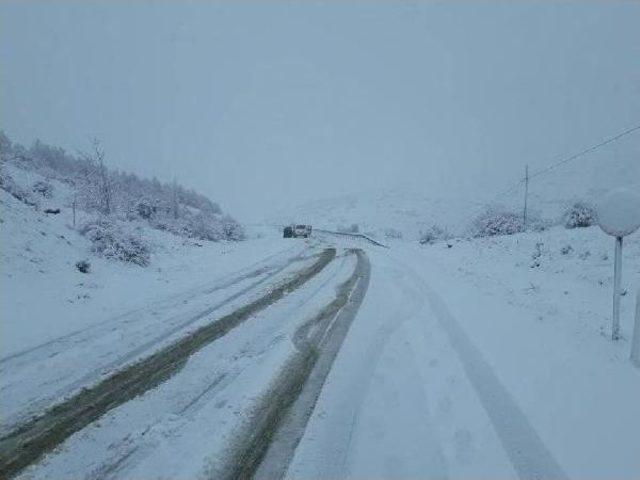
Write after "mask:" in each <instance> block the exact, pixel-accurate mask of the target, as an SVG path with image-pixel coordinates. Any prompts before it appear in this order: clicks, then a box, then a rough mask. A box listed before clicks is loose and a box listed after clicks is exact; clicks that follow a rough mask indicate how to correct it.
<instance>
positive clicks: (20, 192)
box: [0, 171, 40, 208]
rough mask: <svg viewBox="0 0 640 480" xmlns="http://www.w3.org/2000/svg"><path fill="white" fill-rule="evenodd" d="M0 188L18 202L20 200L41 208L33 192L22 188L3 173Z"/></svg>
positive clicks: (0, 176) (0, 178) (0, 177)
mask: <svg viewBox="0 0 640 480" xmlns="http://www.w3.org/2000/svg"><path fill="white" fill-rule="evenodd" d="M0 188H2V190H4V191H5V192H7V193H9V194H10V195H12V196H13V197H14V198H16V199H17V200H20V201H21V202H22V203H25V204H27V205H29V206H32V207H36V208H38V207H39V206H40V203H39V202H38V199H37V198H36V197H35V196H34V195H33V193H32V192H30V191H28V190H25V189H23V188H22V187H20V185H18V184H17V183H16V182H15V181H14V180H13V178H12V177H11V175H9V174H8V173H5V172H2V171H0Z"/></svg>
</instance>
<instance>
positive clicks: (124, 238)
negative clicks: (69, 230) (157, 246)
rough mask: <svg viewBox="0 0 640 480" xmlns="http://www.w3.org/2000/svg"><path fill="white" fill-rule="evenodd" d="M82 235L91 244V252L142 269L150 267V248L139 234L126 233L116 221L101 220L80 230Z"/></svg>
mask: <svg viewBox="0 0 640 480" xmlns="http://www.w3.org/2000/svg"><path fill="white" fill-rule="evenodd" d="M80 234H82V235H84V236H85V237H87V238H88V239H89V241H90V242H91V251H92V252H94V253H95V254H97V255H101V256H103V257H106V258H113V259H116V260H120V261H122V262H128V263H134V264H136V265H140V266H141V267H146V266H147V265H149V260H150V255H151V251H150V247H149V245H148V244H147V243H146V242H145V240H144V239H143V238H142V237H141V236H140V235H138V234H136V233H133V232H131V231H126V230H125V229H124V228H122V227H121V226H119V225H117V224H116V223H115V222H114V221H112V220H111V219H107V218H99V219H97V220H93V221H89V222H87V223H85V224H84V225H83V226H82V227H81V228H80Z"/></svg>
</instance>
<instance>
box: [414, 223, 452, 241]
mask: <svg viewBox="0 0 640 480" xmlns="http://www.w3.org/2000/svg"><path fill="white" fill-rule="evenodd" d="M449 238H451V235H450V234H449V232H448V230H447V229H446V228H443V227H441V226H440V225H437V224H433V225H431V226H430V227H429V228H428V229H427V230H425V231H423V232H420V240H419V242H420V243H421V244H422V245H432V244H434V243H436V242H437V241H439V240H448V239H449Z"/></svg>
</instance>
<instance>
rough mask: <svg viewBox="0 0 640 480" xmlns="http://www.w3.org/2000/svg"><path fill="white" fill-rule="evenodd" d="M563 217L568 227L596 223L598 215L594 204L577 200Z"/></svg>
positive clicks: (586, 225)
mask: <svg viewBox="0 0 640 480" xmlns="http://www.w3.org/2000/svg"><path fill="white" fill-rule="evenodd" d="M563 218H564V226H565V227H566V228H584V227H590V226H591V225H594V224H595V223H596V219H597V216H596V210H595V208H594V207H593V205H590V204H589V203H586V202H576V203H574V204H573V205H571V206H570V207H569V208H568V209H567V210H566V211H565V213H564V217H563Z"/></svg>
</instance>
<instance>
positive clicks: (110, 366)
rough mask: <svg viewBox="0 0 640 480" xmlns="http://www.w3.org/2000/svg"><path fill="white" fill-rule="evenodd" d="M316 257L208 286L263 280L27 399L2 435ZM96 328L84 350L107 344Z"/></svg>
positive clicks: (1, 430) (5, 422)
mask: <svg viewBox="0 0 640 480" xmlns="http://www.w3.org/2000/svg"><path fill="white" fill-rule="evenodd" d="M315 256H318V254H314V255H310V256H305V255H304V254H300V255H296V256H294V257H291V258H289V259H287V260H286V261H284V262H281V263H280V264H276V265H272V266H263V267H261V268H259V269H258V270H254V271H250V272H248V273H243V274H241V275H237V276H235V277H234V278H232V279H229V280H226V281H224V282H222V283H218V284H217V285H216V286H214V287H208V289H207V291H205V292H202V293H203V294H205V295H208V294H211V293H213V292H215V291H220V290H224V289H227V288H230V287H232V286H235V285H237V284H239V283H240V282H242V281H245V280H248V279H251V278H255V277H260V278H259V279H258V280H256V281H255V282H252V283H251V284H250V285H248V286H246V287H244V288H242V289H240V290H239V291H237V292H235V293H233V294H231V295H229V296H228V297H226V298H224V299H223V300H221V301H219V302H218V303H217V304H215V305H212V306H210V307H207V308H205V309H204V310H202V311H199V312H197V313H195V314H192V315H189V316H188V317H187V318H186V320H182V321H180V322H178V323H175V319H176V318H181V317H184V316H185V315H184V314H182V315H180V314H176V315H174V316H172V317H169V318H168V319H167V320H165V321H163V322H160V323H161V325H160V326H163V324H164V323H166V324H168V325H169V327H168V328H167V327H166V326H165V329H164V331H162V330H161V332H160V333H159V334H158V335H155V336H153V334H155V333H156V329H154V330H153V331H152V332H151V335H152V337H151V338H150V339H149V340H146V341H144V342H143V343H141V344H139V345H137V346H135V347H133V348H131V349H130V350H129V351H125V352H124V353H121V354H120V355H118V356H117V357H116V358H114V359H113V360H110V361H107V362H106V363H100V364H96V365H95V368H93V369H92V370H88V371H86V372H85V373H82V372H78V373H79V374H80V375H81V376H79V377H78V378H76V379H75V380H72V379H71V378H68V377H66V381H67V383H66V384H64V385H63V386H61V387H59V388H57V389H56V390H55V391H53V390H51V391H50V392H49V393H48V394H45V395H41V396H39V397H38V398H35V399H34V398H31V399H26V400H23V401H22V402H21V410H20V412H19V413H17V414H15V415H10V416H9V417H6V418H4V419H3V425H2V427H1V428H0V435H2V436H4V435H7V434H8V433H9V432H10V431H11V430H13V429H14V428H15V425H18V424H19V423H21V422H24V421H26V420H27V419H28V418H29V417H31V416H33V415H34V414H36V413H37V412H38V411H40V410H42V409H45V408H47V407H49V406H50V405H51V404H52V403H53V402H56V401H59V399H61V398H65V397H68V396H70V395H73V394H74V393H75V392H77V391H78V390H79V389H80V388H83V387H87V386H90V385H92V384H94V383H95V382H97V381H99V380H100V379H101V378H105V377H106V376H108V375H110V374H111V373H112V372H113V371H115V370H117V369H121V368H124V367H125V366H126V365H127V364H128V363H131V362H133V361H135V360H136V359H137V358H140V357H141V356H142V355H143V354H144V353H145V352H150V351H152V350H153V349H154V347H156V348H159V347H160V345H162V344H163V343H165V344H166V342H168V341H170V337H172V336H176V334H178V333H179V332H180V331H182V330H186V329H187V328H188V327H190V326H191V325H193V324H194V323H196V322H198V321H200V320H202V319H203V318H205V317H207V316H209V315H211V314H213V313H214V312H216V311H217V310H219V309H221V308H223V307H225V306H226V305H228V304H229V303H231V302H233V301H234V300H236V299H238V298H240V297H242V296H243V295H246V294H248V293H250V292H251V291H252V290H255V289H256V288H258V287H259V286H260V285H263V284H264V283H266V282H267V281H269V280H271V279H273V278H274V277H275V276H277V275H278V274H280V273H281V272H282V271H283V270H285V269H286V268H287V267H289V266H291V265H292V264H294V263H296V262H300V261H305V260H308V259H310V258H313V257H315ZM195 295H196V294H193V295H192V296H195ZM172 321H173V322H172ZM156 323H159V322H156ZM172 323H173V325H172ZM153 326H154V325H147V326H146V327H145V328H146V329H150V328H151V327H153ZM95 327H98V328H97V330H95V331H93V332H92V335H91V336H89V337H86V338H85V337H84V336H82V337H81V338H79V339H77V342H81V343H82V344H83V348H85V349H86V348H87V347H86V342H89V341H91V340H92V339H94V338H98V339H99V340H100V341H103V340H102V337H96V335H99V334H100V333H101V329H100V328H99V327H102V324H100V325H98V326H95ZM117 328H118V327H117V326H115V327H110V328H109V332H111V331H114V330H117ZM87 333H88V332H87ZM128 333H129V334H131V333H133V334H135V335H138V336H140V335H141V333H144V332H140V331H134V332H128ZM134 338H135V337H134ZM144 338H145V337H142V338H141V340H143V339H144ZM147 338H148V337H147ZM77 342H74V343H77ZM61 348H66V349H70V348H71V346H66V345H65V344H62V345H57V347H56V350H58V351H59V349H61ZM37 355H38V356H39V357H40V356H43V355H44V358H42V359H40V360H44V361H47V359H48V358H49V357H50V356H52V355H55V353H51V352H49V351H44V352H42V351H39V352H37ZM25 360H26V359H24V358H20V360H19V365H15V364H14V363H13V362H9V363H8V364H6V365H3V366H2V367H1V368H0V374H1V373H2V371H6V370H7V369H11V373H12V375H13V376H14V377H16V376H17V375H16V372H18V371H19V366H20V365H24V361H25ZM32 361H34V362H38V361H39V359H38V358H35V359H32ZM26 367H28V368H31V364H28V365H26ZM84 368H87V367H86V366H85V367H84ZM62 379H63V378H62V377H60V380H62ZM50 380H51V379H49V381H50ZM58 383H61V382H60V381H58ZM10 387H11V385H4V386H2V387H1V388H0V393H2V392H3V391H4V390H5V389H6V388H10ZM23 388H25V387H23Z"/></svg>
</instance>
